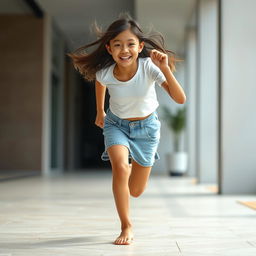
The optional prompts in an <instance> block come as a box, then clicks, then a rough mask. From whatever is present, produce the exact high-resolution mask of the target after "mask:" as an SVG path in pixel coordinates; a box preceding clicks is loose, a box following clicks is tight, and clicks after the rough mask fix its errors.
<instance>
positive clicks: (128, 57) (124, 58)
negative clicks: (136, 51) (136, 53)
mask: <svg viewBox="0 0 256 256" xmlns="http://www.w3.org/2000/svg"><path fill="white" fill-rule="evenodd" d="M131 57H132V56H127V57H120V59H121V60H129V59H130V58H131Z"/></svg>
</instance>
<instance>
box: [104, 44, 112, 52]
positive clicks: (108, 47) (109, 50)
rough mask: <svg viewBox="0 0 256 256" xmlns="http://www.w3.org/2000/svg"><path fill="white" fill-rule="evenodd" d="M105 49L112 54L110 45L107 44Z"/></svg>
mask: <svg viewBox="0 0 256 256" xmlns="http://www.w3.org/2000/svg"><path fill="white" fill-rule="evenodd" d="M105 47H106V49H107V51H108V53H109V54H112V52H111V49H110V46H109V44H106V45H105Z"/></svg>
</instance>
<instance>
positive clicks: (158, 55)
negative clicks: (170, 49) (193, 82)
mask: <svg viewBox="0 0 256 256" xmlns="http://www.w3.org/2000/svg"><path fill="white" fill-rule="evenodd" d="M150 57H151V59H152V61H153V63H154V64H155V65H157V66H158V67H159V68H160V70H161V71H162V73H163V74H164V76H165V78H166V81H165V82H163V83H162V87H163V88H164V89H165V90H166V92H167V93H168V94H169V95H170V97H172V98H173V100H174V101H175V102H177V103H179V104H184V103H185V101H186V95H185V93H184V91H183V89H182V87H181V86H180V84H179V82H178V81H177V80H176V78H175V77H174V75H173V74H172V71H171V69H170V67H169V66H168V56H167V54H164V53H162V52H159V51H157V50H152V51H151V54H150Z"/></svg>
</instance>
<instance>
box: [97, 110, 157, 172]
mask: <svg viewBox="0 0 256 256" xmlns="http://www.w3.org/2000/svg"><path fill="white" fill-rule="evenodd" d="M160 128H161V123H160V121H159V119H158V115H157V112H156V111H155V112H153V113H152V114H151V115H150V116H148V117H147V118H145V119H143V120H136V121H130V120H125V119H121V118H119V117H118V116H116V115H115V114H113V113H112V112H111V111H110V109H108V110H107V112H106V116H105V120H104V127H103V135H104V144H105V151H104V152H103V154H102V156H101V159H102V160H103V161H108V160H109V156H108V152H107V149H108V148H109V147H110V146H113V145H124V146H126V147H127V148H128V150H129V158H130V159H133V160H134V161H135V162H137V163H138V164H140V165H141V166H144V167H149V166H153V164H154V162H155V160H158V159H160V157H159V154H158V152H157V148H158V144H159V141H160Z"/></svg>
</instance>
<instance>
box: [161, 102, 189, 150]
mask: <svg viewBox="0 0 256 256" xmlns="http://www.w3.org/2000/svg"><path fill="white" fill-rule="evenodd" d="M162 110H163V118H164V121H165V122H166V124H167V125H168V127H169V129H170V130H171V131H172V132H173V134H174V150H175V152H178V151H179V149H180V136H181V133H182V131H183V130H184V129H185V125H186V107H182V108H178V109H177V110H176V112H175V113H174V114H173V113H172V112H171V111H170V110H169V109H168V108H167V107H166V106H163V107H162Z"/></svg>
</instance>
